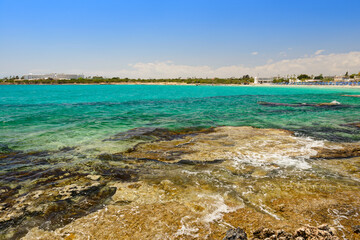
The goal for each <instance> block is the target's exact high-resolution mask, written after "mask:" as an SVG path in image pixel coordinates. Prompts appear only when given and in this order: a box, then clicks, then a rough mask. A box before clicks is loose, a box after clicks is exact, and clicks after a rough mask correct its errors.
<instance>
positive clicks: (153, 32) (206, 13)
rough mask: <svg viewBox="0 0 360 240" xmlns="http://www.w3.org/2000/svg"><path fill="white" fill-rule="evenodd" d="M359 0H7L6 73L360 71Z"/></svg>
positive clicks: (2, 8)
mask: <svg viewBox="0 0 360 240" xmlns="http://www.w3.org/2000/svg"><path fill="white" fill-rule="evenodd" d="M359 9H360V1H359V0H336V1H335V0H311V1H310V0H301V1H300V0H131V1H130V0H127V1H123V0H61V1H51V0H31V1H30V0H0V77H6V76H10V75H23V74H29V73H33V74H42V73H78V74H81V73H82V74H85V75H86V76H94V75H101V76H107V77H129V78H166V77H170V78H177V77H183V78H185V77H209V78H212V77H240V76H242V75H245V74H250V75H252V76H259V77H270V76H277V75H288V74H300V73H307V74H314V75H317V74H320V73H322V74H324V75H339V74H344V73H345V72H346V71H349V72H351V73H353V72H356V73H357V72H359V71H360V15H359Z"/></svg>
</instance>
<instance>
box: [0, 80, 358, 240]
mask: <svg viewBox="0 0 360 240" xmlns="http://www.w3.org/2000/svg"><path fill="white" fill-rule="evenodd" d="M344 94H356V95H358V94H360V89H349V88H338V89H337V88H285V87H243V86H239V87H233V86H228V87H227V86H148V85H147V86H142V85H81V86H80V85H64V86H59V85H57V86H50V85H43V86H35V85H34V86H31V85H27V86H21V85H16V86H0V239H20V238H21V237H23V236H25V235H26V236H27V238H26V237H25V239H38V238H39V237H40V238H41V237H42V236H43V237H44V236H45V237H44V239H58V238H56V237H55V236H57V237H58V236H61V238H60V239H70V237H75V238H76V236H77V238H76V239H88V238H94V239H133V238H134V236H135V237H137V238H139V239H148V238H149V236H151V237H152V239H222V238H223V234H224V233H225V232H226V230H227V229H228V228H229V227H230V226H243V227H246V226H247V227H248V228H249V229H251V230H256V229H255V228H258V227H260V226H263V225H262V223H263V222H264V219H267V221H269V224H271V226H275V225H274V224H277V226H278V228H279V229H280V228H281V229H282V228H283V227H284V226H289V225H290V226H291V227H289V229H295V227H299V225H301V224H312V225H313V224H318V223H328V224H331V225H333V226H337V230H338V231H339V232H341V233H344V234H347V235H346V236H348V237H349V239H352V235H351V234H352V230H351V226H352V225H358V224H359V223H360V220H359V219H358V216H360V208H359V207H358V206H360V202H359V199H360V191H359V189H360V185H359V182H360V180H359V179H360V175H359V162H360V158H354V159H347V160H346V161H343V160H342V159H340V160H319V159H316V160H313V159H310V157H309V156H310V155H311V154H310V153H312V152H313V149H312V147H321V146H322V145H324V142H326V141H322V140H331V141H338V142H354V141H359V140H360V131H359V128H357V127H354V126H351V125H348V124H350V123H355V122H360V120H359V119H360V98H352V97H345V96H342V95H344ZM334 100H336V101H338V102H340V103H341V105H339V106H331V107H318V106H301V107H294V106H264V105H260V104H259V102H277V103H292V104H294V103H328V102H332V101H334ZM224 125H225V126H253V127H257V128H280V129H288V130H292V131H295V132H296V133H297V134H298V135H299V136H296V137H294V136H292V135H291V136H289V135H286V134H285V135H284V136H283V135H281V134H280V132H284V131H279V130H273V131H275V132H276V133H273V134H272V135H271V134H270V135H269V134H266V135H265V136H264V135H262V136H260V135H261V134H260V135H259V136H260V137H259V136H258V135H256V134H252V135H251V136H254V135H255V137H254V138H246V137H244V138H242V137H238V136H246V135H236V134H235V137H233V139H230V138H229V136H230V135H231V134H230V133H231V132H225V133H226V134H218V135H216V136H217V137H214V138H211V139H210V140H209V137H208V136H206V134H205V135H203V136H202V140H201V138H200V140H197V141H198V144H200V145H199V146H202V147H203V148H205V150H203V151H206V153H208V152H211V154H213V155H216V154H214V152H217V153H218V155H219V159H223V158H225V159H226V161H224V162H221V161H220V162H218V163H213V164H200V163H199V164H198V163H195V164H190V165H188V164H176V163H174V164H164V163H162V162H159V161H158V160H157V158H156V156H155V155H154V156H153V155H152V154H153V152H154V151H153V150H155V152H156V150H159V149H160V148H161V147H162V146H163V145H164V144H169V142H167V143H166V142H165V143H164V142H154V143H152V144H154V145H153V146H155V147H153V148H149V150H144V151H143V153H145V154H146V155H145V156H150V157H141V156H142V155H141V153H142V152H141V148H138V149H137V150H136V151H134V152H133V153H134V154H135V155H134V156H133V157H131V155H129V156H128V157H129V158H127V157H126V156H125V157H124V155H122V154H124V150H126V149H129V147H130V146H133V145H135V144H136V143H138V142H139V141H144V140H143V139H141V140H139V139H137V140H136V139H131V138H129V139H125V140H118V141H104V140H105V139H109V138H112V137H113V136H114V135H116V134H118V133H121V132H125V131H127V130H130V129H133V128H144V127H145V128H146V127H151V128H154V127H155V128H165V129H169V130H181V129H185V128H207V127H216V126H224ZM229 129H230V130H229V131H235V130H234V129H235V128H229ZM250 129H252V128H250ZM137 131H138V132H139V130H137ZM238 131H239V130H238ZM251 131H252V133H254V132H260V133H261V132H262V131H267V130H261V129H260V130H259V129H256V131H254V130H251ZM135 132H136V131H135ZM140 132H141V131H140ZM270 132H271V131H270ZM168 134H170V133H169V132H168ZM279 134H280V135H281V136H280V135H279ZM118 136H119V135H118ZM199 136H200V135H198V136H196V137H199ZM303 136H305V137H303ZM309 137H310V138H309ZM204 139H205V140H204ZM206 139H208V140H206ZM229 139H230V140H231V141H230V140H229ZM244 139H245V140H244ZM145 141H146V140H145ZM181 141H183V142H181ZM170 142H171V141H170ZM232 142H233V143H232ZM236 142H237V143H236ZM180 143H181V144H180ZM188 143H189V140H187V139H182V140H180V142H177V141H175V142H174V145H173V147H172V148H169V149H170V150H169V152H174V153H177V152H179V148H178V146H179V145H180V146H181V145H183V146H187V144H188ZM195 143H196V141H195ZM195 143H194V142H193V143H192V144H195ZM235 143H236V144H235ZM156 144H160V145H156ZM201 144H202V145H201ZM216 144H217V145H216ZM145 145H146V144H145ZM150 145H151V144H150ZM138 146H141V144H140V145H138ZM208 146H214V147H215V146H217V148H216V149H212V148H210V149H211V150H206V149H209V148H207V147H208ZM262 146H263V147H262ZM224 148H227V149H231V148H234V151H232V153H234V154H235V153H236V154H235V155H229V154H230V152H229V151H230V150H229V151H228V152H226V151H225V152H223V150H224ZM9 149H11V150H12V151H11V150H9ZM165 149H166V148H165ZM180 149H181V148H180ZM200 149H201V148H200ZM294 153H299V154H300V155H301V156H298V157H294ZM129 154H130V153H129ZM136 154H140V155H136ZM211 154H210V155H211ZM226 154H227V155H226ZM137 156H140V157H141V158H138V157H137ZM152 156H153V157H152ZM198 156H207V155H206V154H205V153H202V154H199V155H198ZM198 158H199V160H202V159H200V158H202V157H198ZM198 158H196V160H197V159H198ZM144 159H145V160H144ZM89 175H90V176H95V180H94V179H93V178H89ZM77 189H78V190H77ZM314 196H316V197H315V198H314ZM299 199H300V200H299ZM302 203H304V204H302ZM308 203H311V204H308ZM318 203H320V205H319V204H318ZM331 203H336V204H331ZM321 204H324V205H321ZM319 206H320V207H321V206H323V207H322V208H319ZM280 208H281V209H285V210H281V211H278V210H277V209H280ZM292 209H295V210H296V211H293V210H292ZM319 209H320V210H319ZM237 210H239V212H236V211H237ZM167 211H168V212H167ZM225 215H226V216H225ZM324 216H325V217H324ZM343 216H345V217H343ZM242 218H244V219H245V220H244V221H242V220H240V219H242ZM97 219H100V222H99V221H98V220H97ZM114 219H125V220H126V221H125V222H128V223H130V226H134V227H128V226H127V225H124V226H122V225H119V223H122V220H117V221H114ZM248 219H258V220H259V221H258V222H259V224H254V225H252V224H253V222H252V221H248ZM279 219H282V220H281V221H279ZM324 219H325V220H324ZM77 220H79V221H77ZM154 222H155V223H156V226H157V228H153V226H154ZM138 226H140V228H141V229H142V230H141V231H138ZM344 227H345V228H344ZM62 228H63V229H62ZM39 229H40V230H39ZM43 231H48V232H43ZM52 231H55V232H52ZM56 231H59V232H56ZM47 234H52V235H47ZM69 234H70V235H69ZM71 234H74V235H71ZM136 234H137V235H136ZM49 236H52V237H49ZM80 236H81V237H80ZM154 236H155V237H154ZM156 236H157V237H156ZM67 237H69V238H67Z"/></svg>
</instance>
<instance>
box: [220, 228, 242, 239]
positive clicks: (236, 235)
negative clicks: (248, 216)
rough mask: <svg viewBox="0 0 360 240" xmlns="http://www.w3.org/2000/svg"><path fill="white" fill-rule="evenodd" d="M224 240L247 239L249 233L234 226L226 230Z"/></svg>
mask: <svg viewBox="0 0 360 240" xmlns="http://www.w3.org/2000/svg"><path fill="white" fill-rule="evenodd" d="M223 240H247V235H246V232H245V231H244V230H243V229H241V228H232V229H229V230H228V231H227V232H226V236H225V237H224V238H223Z"/></svg>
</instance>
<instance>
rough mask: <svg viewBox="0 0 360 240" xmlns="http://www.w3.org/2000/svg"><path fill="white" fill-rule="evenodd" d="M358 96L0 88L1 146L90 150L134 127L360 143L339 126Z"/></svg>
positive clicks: (358, 103) (302, 91) (359, 110)
mask: <svg viewBox="0 0 360 240" xmlns="http://www.w3.org/2000/svg"><path fill="white" fill-rule="evenodd" d="M359 93H360V89H345V88H342V89H335V88H322V89H320V88H284V87H243V86H241V87H233V86H143V85H82V86H78V85H66V86H46V85H45V86H35V85H30V86H29V85H28V86H21V85H15V86H0V124H1V131H0V142H1V144H3V145H6V146H8V147H10V148H11V149H18V150H39V149H41V150H46V149H51V150H54V149H58V148H61V147H73V146H78V145H86V144H92V143H94V142H96V141H99V140H102V139H104V138H106V137H109V136H111V135H113V134H116V133H119V132H123V131H126V130H129V129H132V128H137V127H159V128H168V129H181V128H192V127H213V126H221V125H229V126H253V127H259V128H282V129H288V130H293V131H296V132H298V133H300V134H305V135H308V136H312V137H315V138H320V139H321V138H324V139H329V140H335V141H336V140H338V141H357V140H360V131H359V130H357V129H356V128H354V127H350V126H346V125H345V124H348V123H352V122H356V121H359V119H360V99H359V98H350V97H344V96H342V95H343V94H359ZM333 100H336V101H338V102H340V103H341V104H343V106H338V107H287V106H276V107H269V106H261V105H259V104H258V102H261V101H264V102H278V103H324V102H331V101H333Z"/></svg>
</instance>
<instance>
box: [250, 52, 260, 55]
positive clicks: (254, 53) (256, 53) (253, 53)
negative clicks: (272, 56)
mask: <svg viewBox="0 0 360 240" xmlns="http://www.w3.org/2000/svg"><path fill="white" fill-rule="evenodd" d="M258 54H259V53H258V52H252V53H251V55H258Z"/></svg>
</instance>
